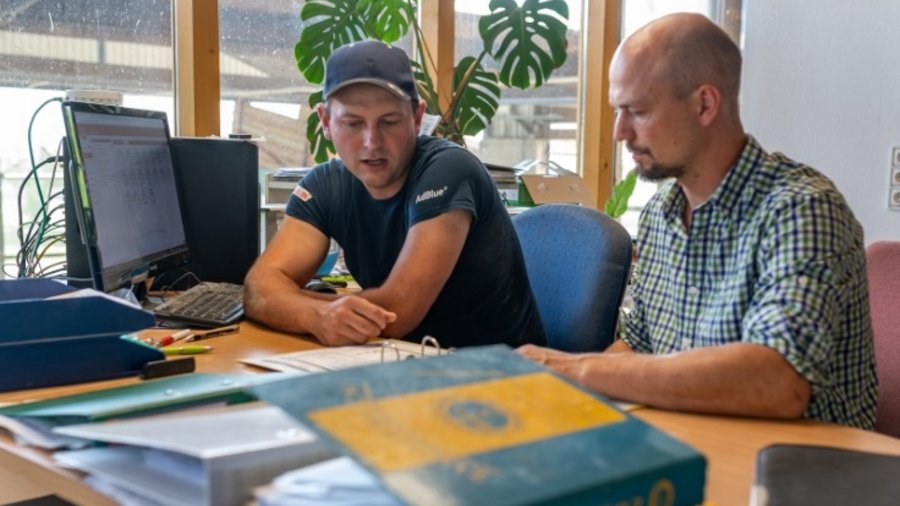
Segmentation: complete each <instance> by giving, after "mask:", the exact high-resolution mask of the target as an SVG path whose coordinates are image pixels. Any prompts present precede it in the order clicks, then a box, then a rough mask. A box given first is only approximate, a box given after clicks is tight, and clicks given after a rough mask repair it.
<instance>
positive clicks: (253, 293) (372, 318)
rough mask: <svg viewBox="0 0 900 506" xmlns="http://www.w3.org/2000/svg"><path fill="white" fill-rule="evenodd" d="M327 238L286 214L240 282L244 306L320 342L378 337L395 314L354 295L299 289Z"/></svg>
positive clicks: (271, 323) (323, 250) (312, 270)
mask: <svg viewBox="0 0 900 506" xmlns="http://www.w3.org/2000/svg"><path fill="white" fill-rule="evenodd" d="M328 243H329V240H328V238H327V237H325V235H324V234H322V233H321V232H320V231H319V230H318V229H316V228H315V227H313V226H312V225H310V224H308V223H305V222H303V221H300V220H297V219H295V218H292V217H290V216H287V217H285V220H284V222H283V224H282V226H281V228H280V229H279V230H278V233H277V234H275V237H274V238H273V239H272V241H271V242H270V243H269V245H268V246H267V247H266V250H265V251H264V252H263V254H262V255H261V256H260V258H259V259H258V260H257V262H256V264H254V266H253V268H252V269H250V272H249V273H247V278H246V279H245V280H244V294H245V295H244V310H245V311H246V313H247V315H248V316H250V317H251V318H253V319H255V320H258V321H260V322H263V323H265V324H267V325H269V326H272V327H274V328H277V329H280V330H284V331H288V332H293V333H298V334H299V333H311V334H313V335H314V336H315V337H316V338H317V339H318V340H319V341H320V342H321V343H322V344H325V345H342V344H354V343H363V342H366V341H367V340H368V339H370V338H373V337H377V336H379V335H380V334H381V332H382V330H383V329H384V328H385V326H387V324H388V323H389V322H391V321H393V319H394V318H395V315H394V314H393V313H391V312H389V311H385V310H384V309H383V308H381V307H379V306H378V305H376V304H373V303H371V302H369V301H367V300H365V299H363V298H361V297H356V296H343V297H340V296H327V295H323V294H317V293H312V292H307V291H305V290H302V289H301V287H302V286H303V285H305V284H306V282H307V281H309V280H310V279H311V278H312V276H313V275H314V274H315V272H316V270H317V269H318V268H319V266H320V265H321V263H322V261H323V260H324V259H325V255H326V254H327V251H328Z"/></svg>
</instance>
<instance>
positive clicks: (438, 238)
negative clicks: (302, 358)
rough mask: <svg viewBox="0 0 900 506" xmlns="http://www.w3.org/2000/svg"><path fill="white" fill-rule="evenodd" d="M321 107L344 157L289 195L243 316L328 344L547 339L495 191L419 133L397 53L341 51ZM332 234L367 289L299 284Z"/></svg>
mask: <svg viewBox="0 0 900 506" xmlns="http://www.w3.org/2000/svg"><path fill="white" fill-rule="evenodd" d="M317 112H318V114H319V119H320V120H321V123H322V128H323V130H324V133H325V136H326V137H327V138H328V139H330V140H331V141H332V142H333V143H334V146H335V149H336V151H337V155H338V156H337V158H335V159H332V160H331V161H329V162H326V163H324V164H321V165H319V166H317V167H315V168H314V169H313V170H312V171H311V172H310V173H309V175H307V176H306V177H305V178H304V179H303V181H301V183H300V185H299V186H298V187H297V188H296V189H295V190H294V193H293V195H292V196H291V198H290V201H289V202H288V206H287V213H286V214H287V216H286V217H285V221H284V223H283V224H282V226H281V228H280V229H279V231H278V233H277V234H276V235H275V237H274V238H273V239H272V242H271V243H270V244H269V245H268V246H267V248H266V250H265V252H264V253H263V254H262V256H261V257H260V258H259V260H258V261H257V263H256V265H254V267H253V268H252V269H251V270H250V272H249V274H248V275H247V279H246V282H245V284H246V288H245V293H246V295H245V309H246V312H247V314H248V315H249V316H250V317H251V318H254V319H257V320H259V321H261V322H263V323H266V324H268V325H270V326H273V327H275V328H278V329H281V330H285V331H288V332H294V333H309V334H313V335H314V336H315V337H316V338H317V339H318V340H319V341H320V342H321V343H322V344H325V345H345V344H354V343H364V342H366V341H367V340H368V339H370V338H374V337H398V338H406V339H410V340H416V341H417V340H420V339H421V338H422V337H423V336H424V335H431V336H434V337H436V338H437V339H438V341H439V342H440V343H441V345H442V346H445V347H447V346H453V347H461V346H471V345H479V344H490V343H506V344H508V345H510V346H519V345H522V344H526V343H535V344H541V343H544V342H545V340H544V331H543V326H542V325H541V322H540V317H539V316H538V312H537V308H536V306H535V302H534V297H533V296H532V293H531V288H530V286H529V283H528V277H527V275H526V273H525V264H524V260H523V258H522V252H521V249H520V246H519V242H518V239H517V237H516V234H515V230H514V229H513V227H512V222H511V221H510V219H509V216H508V214H507V212H506V209H505V208H504V207H503V204H502V203H501V201H500V198H499V194H498V192H497V188H496V186H495V185H494V183H493V180H492V179H491V178H490V175H489V174H488V173H487V171H486V170H485V168H484V166H483V165H482V163H481V162H480V161H479V160H478V159H477V158H476V157H475V156H473V155H472V154H471V153H469V152H468V151H466V150H465V149H464V148H462V147H460V146H457V145H456V144H453V143H451V142H448V141H446V140H443V139H436V138H432V137H428V136H417V132H418V130H419V126H420V124H421V121H422V115H423V113H424V112H425V103H424V102H423V101H421V100H419V95H418V92H417V90H416V81H415V78H414V77H413V73H412V68H411V66H410V62H409V58H408V57H407V55H406V54H405V53H404V52H403V50H401V49H399V48H396V47H391V46H388V45H386V44H383V43H381V42H377V41H365V42H357V43H353V44H348V45H345V46H342V47H340V48H338V49H337V50H336V51H335V52H334V53H333V54H332V56H331V57H330V58H329V59H328V61H327V62H326V66H325V88H324V103H322V104H319V106H318V111H317ZM329 238H333V239H335V240H336V241H337V242H338V243H339V244H340V245H341V247H342V248H343V250H344V259H345V262H346V264H347V268H348V269H349V270H350V273H351V274H352V275H353V277H354V278H355V279H356V281H357V282H358V283H359V284H360V286H361V287H362V288H363V290H362V291H360V292H357V293H354V294H351V295H329V294H320V293H313V292H310V291H306V290H303V289H302V288H301V287H303V286H304V285H305V283H306V282H307V281H309V279H310V278H311V277H312V276H313V275H314V274H315V272H316V270H317V269H318V267H319V266H320V265H321V263H322V261H323V260H324V258H325V255H326V253H327V251H328V246H329Z"/></svg>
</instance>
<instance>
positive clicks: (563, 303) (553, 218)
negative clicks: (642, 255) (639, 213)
mask: <svg viewBox="0 0 900 506" xmlns="http://www.w3.org/2000/svg"><path fill="white" fill-rule="evenodd" d="M513 225H514V226H515V228H516V233H517V234H518V236H519V242H520V243H521V244H522V252H523V253H524V255H525V267H526V270H527V271H528V279H529V281H530V282H531V289H532V291H533V292H534V297H535V299H536V301H537V307H538V312H539V313H540V315H541V320H543V322H544V330H545V332H546V334H547V345H548V346H550V347H551V348H555V349H559V350H564V351H574V352H581V351H601V350H603V349H605V348H606V347H607V346H609V345H610V344H612V342H613V338H614V337H615V329H616V321H617V318H618V315H619V305H620V304H621V303H622V296H623V295H624V294H625V285H626V283H627V278H628V270H629V268H630V266H631V237H630V236H629V235H628V232H626V231H625V229H624V228H623V227H622V225H620V224H619V223H618V222H617V221H615V220H613V219H612V218H610V217H609V216H607V215H606V214H604V213H602V212H600V211H598V210H596V209H592V208H588V207H581V206H576V205H569V204H547V205H542V206H537V207H534V208H531V209H528V210H526V211H525V212H523V213H521V214H519V215H518V216H515V217H513Z"/></svg>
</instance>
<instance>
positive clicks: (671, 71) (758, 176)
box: [519, 14, 877, 429]
mask: <svg viewBox="0 0 900 506" xmlns="http://www.w3.org/2000/svg"><path fill="white" fill-rule="evenodd" d="M740 71H741V54H740V50H739V49H738V47H737V46H736V45H735V44H734V42H733V41H732V40H731V39H730V38H729V37H728V36H727V34H726V33H725V32H723V31H722V30H721V29H720V28H719V27H717V26H716V25H715V24H713V23H712V22H710V21H709V20H708V19H707V18H705V17H703V16H700V15H694V14H675V15H671V16H666V17H663V18H660V19H658V20H656V21H654V22H652V23H650V24H648V25H646V26H645V27H643V28H641V29H640V30H638V31H637V32H635V33H634V34H633V35H631V36H630V37H628V38H627V39H626V40H625V41H623V42H622V44H621V45H620V46H619V48H618V49H617V50H616V53H615V55H614V56H613V60H612V63H611V65H610V71H609V76H610V91H609V99H610V103H611V104H612V106H613V107H614V108H615V110H616V119H615V127H614V136H615V139H616V140H617V141H622V142H624V143H625V146H626V147H627V149H628V150H629V151H630V152H631V154H632V157H633V159H634V162H635V164H636V166H637V170H638V173H639V175H640V176H641V177H642V178H643V179H646V180H649V181H659V182H661V184H660V187H659V190H658V191H657V193H656V195H655V196H654V197H653V198H652V199H651V201H650V202H649V203H648V204H647V206H646V207H645V209H644V210H643V212H642V214H641V219H640V225H639V231H638V237H637V240H636V244H637V257H638V260H637V264H636V266H635V270H634V272H633V276H632V289H633V296H634V301H635V307H634V309H633V311H631V312H630V313H628V314H627V315H626V316H624V318H623V321H622V326H621V328H622V332H621V335H620V338H621V339H620V340H617V341H616V342H615V343H614V344H613V345H611V346H610V347H609V348H608V349H607V350H606V351H605V352H603V353H587V354H569V353H563V352H559V351H555V350H550V349H547V348H544V347H539V346H524V347H521V348H519V352H520V353H521V354H522V355H524V356H526V357H528V358H530V359H532V360H535V361H537V362H539V363H541V364H544V365H546V366H548V367H550V368H551V369H553V370H555V371H557V372H559V373H561V374H562V375H564V376H567V377H569V378H571V379H573V380H574V381H577V382H579V383H581V384H583V385H585V386H587V387H589V388H591V389H593V390H595V391H597V392H598V393H600V394H603V395H607V396H610V397H614V398H617V399H622V400H626V401H631V402H636V403H640V404H646V405H650V406H656V407H661V408H666V409H674V410H685V411H694V412H704V413H719V414H733V415H745V416H758V417H773V418H799V417H805V418H812V419H819V420H826V421H831V422H835V423H839V424H845V425H849V426H854V427H860V428H864V429H871V428H872V427H873V426H874V421H875V408H876V399H877V385H876V377H875V360H874V352H873V342H872V331H871V322H870V318H869V304H868V289H867V284H866V274H865V256H864V242H863V235H862V228H861V226H860V225H859V223H858V222H857V221H856V219H855V217H854V216H853V213H852V212H851V211H850V209H849V208H848V206H847V204H846V202H845V201H844V198H843V197H842V196H841V194H840V193H839V192H838V191H837V189H836V188H835V187H834V185H833V183H832V182H831V181H830V180H828V179H827V178H826V177H825V176H823V175H822V174H821V173H819V172H817V171H816V170H814V169H812V168H810V167H808V166H806V165H803V164H801V163H798V162H795V161H793V160H791V159H789V158H787V157H786V156H784V155H782V154H780V153H774V154H770V153H767V152H766V151H764V150H763V148H762V147H761V146H760V145H759V143H758V142H757V141H756V139H754V138H753V137H752V136H750V135H747V134H746V133H745V132H744V129H743V126H742V124H741V119H740V112H739V107H738V105H739V104H738V95H739V88H740ZM779 77H781V76H773V79H777V78H779Z"/></svg>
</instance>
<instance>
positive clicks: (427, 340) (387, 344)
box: [381, 336, 455, 364]
mask: <svg viewBox="0 0 900 506" xmlns="http://www.w3.org/2000/svg"><path fill="white" fill-rule="evenodd" d="M419 345H420V346H421V348H420V351H419V356H418V357H416V356H415V355H413V354H412V353H409V354H407V355H406V356H405V357H402V358H401V355H400V348H398V347H397V344H396V341H394V340H392V339H388V340H386V341H382V343H381V363H382V364H384V363H385V361H384V350H386V349H392V350H394V353H395V354H396V356H397V360H395V362H400V361H401V360H409V359H412V358H425V357H427V356H440V355H441V354H442V353H452V352H453V351H455V350H454V349H453V348H441V343H439V342H438V340H437V338H435V337H434V336H425V337H423V338H422V341H421V342H420V343H419ZM429 346H430V347H432V348H434V350H435V353H434V354H429V353H427V352H426V349H427V347H429Z"/></svg>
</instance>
